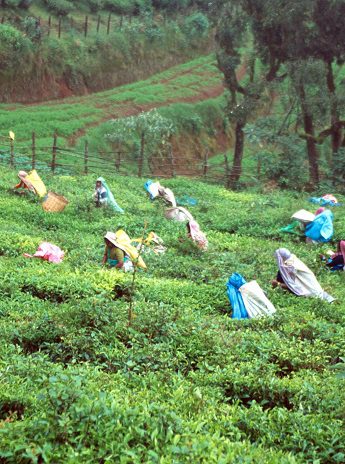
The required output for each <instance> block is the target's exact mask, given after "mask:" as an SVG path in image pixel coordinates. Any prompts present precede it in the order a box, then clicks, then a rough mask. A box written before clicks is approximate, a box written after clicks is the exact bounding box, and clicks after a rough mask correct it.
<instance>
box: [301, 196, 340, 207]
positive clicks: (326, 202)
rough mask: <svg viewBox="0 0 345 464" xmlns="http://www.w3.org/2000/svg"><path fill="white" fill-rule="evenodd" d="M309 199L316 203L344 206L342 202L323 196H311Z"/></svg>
mask: <svg viewBox="0 0 345 464" xmlns="http://www.w3.org/2000/svg"><path fill="white" fill-rule="evenodd" d="M309 201H310V202H311V203H316V204H318V205H321V206H342V204H341V203H334V201H332V200H327V199H325V198H322V197H311V198H309Z"/></svg>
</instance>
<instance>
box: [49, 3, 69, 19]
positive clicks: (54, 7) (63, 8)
mask: <svg viewBox="0 0 345 464" xmlns="http://www.w3.org/2000/svg"><path fill="white" fill-rule="evenodd" d="M45 3H46V5H47V7H48V9H49V10H50V11H52V12H53V13H55V14H56V15H58V16H67V15H68V13H70V12H71V11H72V10H73V4H72V3H71V2H69V1H68V0H45Z"/></svg>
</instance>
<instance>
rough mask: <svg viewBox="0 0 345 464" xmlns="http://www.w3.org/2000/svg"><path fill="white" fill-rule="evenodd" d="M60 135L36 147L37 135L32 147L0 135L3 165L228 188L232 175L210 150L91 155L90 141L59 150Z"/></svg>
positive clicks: (97, 153)
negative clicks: (187, 179)
mask: <svg viewBox="0 0 345 464" xmlns="http://www.w3.org/2000/svg"><path fill="white" fill-rule="evenodd" d="M58 143H59V138H58V135H57V133H54V134H53V136H52V144H51V145H50V146H41V145H40V146H37V144H36V134H35V132H33V133H32V137H31V144H29V143H23V142H16V141H15V140H14V138H11V136H10V137H8V136H0V163H2V164H5V165H8V166H10V167H12V168H14V169H21V170H31V169H37V170H39V171H43V172H50V173H51V174H53V175H54V174H65V175H87V174H97V176H99V175H101V174H102V173H104V172H106V173H108V174H117V175H123V176H138V177H152V176H153V177H157V178H171V177H175V176H185V177H193V178H200V179H203V180H205V181H208V182H213V183H221V184H223V185H225V186H229V182H230V177H231V175H233V174H234V172H236V168H235V169H234V168H232V169H231V172H230V168H229V163H228V162H227V156H226V155H224V162H220V163H218V164H211V163H209V151H208V149H205V150H204V153H202V154H195V155H194V156H193V157H192V158H191V157H190V156H188V157H187V156H183V155H176V156H175V155H174V153H173V150H172V148H171V146H169V147H168V148H167V149H166V150H164V152H159V153H155V154H145V155H144V157H143V158H141V157H140V155H137V154H136V153H131V152H128V151H125V150H114V151H105V150H98V151H97V152H90V150H89V144H88V141H85V143H84V147H83V149H80V148H79V149H77V148H67V147H60V146H59V145H58ZM241 175H242V177H243V176H244V177H246V178H247V180H250V179H251V178H252V181H253V182H254V183H255V182H256V180H255V179H254V178H253V176H252V173H250V172H249V171H248V172H246V171H243V170H242V172H241Z"/></svg>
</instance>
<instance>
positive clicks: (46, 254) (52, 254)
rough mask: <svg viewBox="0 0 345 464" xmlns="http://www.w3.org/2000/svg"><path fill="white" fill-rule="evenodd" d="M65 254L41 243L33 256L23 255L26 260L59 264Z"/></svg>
mask: <svg viewBox="0 0 345 464" xmlns="http://www.w3.org/2000/svg"><path fill="white" fill-rule="evenodd" d="M64 255H65V253H64V252H63V251H62V250H61V249H60V248H59V247H58V246H56V245H53V244H52V243H49V242H42V243H41V244H40V246H39V247H38V248H37V251H36V253H35V254H34V255H29V254H28V253H24V256H25V257H26V258H42V259H44V260H45V261H49V262H50V263H61V261H62V259H63V257H64Z"/></svg>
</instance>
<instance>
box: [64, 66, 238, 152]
mask: <svg viewBox="0 0 345 464" xmlns="http://www.w3.org/2000/svg"><path fill="white" fill-rule="evenodd" d="M197 68H198V66H195V67H194V68H190V69H188V70H185V71H181V72H180V73H177V74H174V75H173V76H170V77H169V78H166V79H162V80H160V81H157V82H155V84H163V85H164V84H167V83H169V82H172V81H173V80H174V79H176V78H178V77H181V76H184V75H187V74H189V73H190V71H191V69H194V70H195V69H197ZM245 73H246V64H245V63H243V64H242V65H241V66H240V67H239V69H238V71H237V79H238V80H239V81H240V80H242V79H243V77H244V75H245ZM199 74H200V73H199ZM204 74H206V73H204ZM224 90H225V87H224V85H223V83H219V84H218V85H215V86H211V87H201V91H200V92H198V93H197V94H196V95H193V96H190V97H181V98H172V99H169V98H168V99H167V100H165V101H163V102H153V103H148V104H143V105H138V104H135V103H133V102H131V101H127V102H126V101H125V102H121V103H118V104H117V105H116V104H115V105H114V103H102V104H99V105H97V108H101V109H102V110H103V112H104V115H103V116H102V117H101V118H100V119H98V120H97V121H93V122H91V123H89V124H86V125H85V126H84V127H83V128H82V129H79V130H78V131H76V132H74V133H73V134H72V135H71V136H70V137H69V138H68V139H67V140H68V145H69V146H74V145H75V144H76V143H77V140H78V139H79V138H81V137H83V136H84V135H85V134H86V133H87V130H88V129H90V128H92V127H97V126H99V125H100V124H102V123H104V122H106V121H108V120H110V119H121V118H125V117H128V116H135V115H137V114H139V113H141V112H147V111H150V110H151V109H153V108H159V107H162V106H168V105H171V104H174V103H197V102H202V101H204V100H209V99H211V98H216V97H219V96H220V95H222V94H223V93H224Z"/></svg>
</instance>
